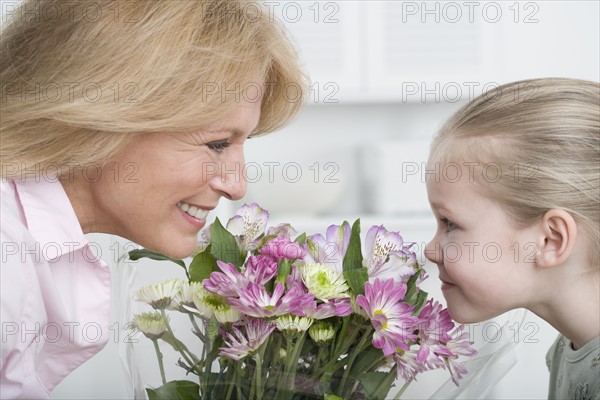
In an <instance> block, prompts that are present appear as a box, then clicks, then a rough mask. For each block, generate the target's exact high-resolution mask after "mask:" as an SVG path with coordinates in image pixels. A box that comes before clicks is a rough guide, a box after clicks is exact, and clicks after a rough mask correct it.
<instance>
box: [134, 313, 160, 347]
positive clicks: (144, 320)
mask: <svg viewBox="0 0 600 400" xmlns="http://www.w3.org/2000/svg"><path fill="white" fill-rule="evenodd" d="M133 325H134V326H136V327H137V328H138V329H139V330H140V332H142V333H143V334H144V335H146V337H148V338H149V339H152V340H156V339H158V338H160V337H161V336H162V335H163V334H164V333H165V332H166V331H167V324H166V322H165V320H164V318H163V316H162V315H161V313H160V312H156V311H155V312H145V313H141V314H137V315H135V316H134V317H133Z"/></svg>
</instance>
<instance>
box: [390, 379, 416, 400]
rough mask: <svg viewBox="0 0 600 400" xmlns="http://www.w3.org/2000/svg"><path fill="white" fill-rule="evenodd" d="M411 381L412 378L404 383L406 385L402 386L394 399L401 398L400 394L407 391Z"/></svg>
mask: <svg viewBox="0 0 600 400" xmlns="http://www.w3.org/2000/svg"><path fill="white" fill-rule="evenodd" d="M411 382H412V379H411V380H408V381H406V383H405V384H404V386H402V388H401V389H400V391H398V393H396V395H395V396H394V400H398V399H399V398H400V396H402V394H403V393H404V391H406V389H407V388H408V385H410V384H411Z"/></svg>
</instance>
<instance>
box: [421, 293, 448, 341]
mask: <svg viewBox="0 0 600 400" xmlns="http://www.w3.org/2000/svg"><path fill="white" fill-rule="evenodd" d="M452 329H454V322H453V321H452V318H450V314H448V310H447V309H443V307H442V305H441V304H440V303H438V302H437V301H434V300H433V299H430V300H429V301H427V303H425V306H423V309H421V312H420V313H419V337H420V338H421V340H422V341H425V340H431V341H437V342H448V341H449V340H450V339H452V336H450V331H451V330H452Z"/></svg>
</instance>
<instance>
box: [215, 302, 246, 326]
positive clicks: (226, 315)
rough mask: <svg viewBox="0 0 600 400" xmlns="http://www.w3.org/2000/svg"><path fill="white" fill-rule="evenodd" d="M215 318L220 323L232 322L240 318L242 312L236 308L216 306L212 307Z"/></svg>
mask: <svg viewBox="0 0 600 400" xmlns="http://www.w3.org/2000/svg"><path fill="white" fill-rule="evenodd" d="M214 313H215V318H216V319H217V321H219V323H221V324H227V323H233V322H237V321H239V320H240V318H242V313H241V312H239V311H238V310H234V309H233V308H230V307H229V306H227V307H217V308H215V309H214Z"/></svg>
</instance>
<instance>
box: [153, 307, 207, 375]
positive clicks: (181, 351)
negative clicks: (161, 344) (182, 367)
mask: <svg viewBox="0 0 600 400" xmlns="http://www.w3.org/2000/svg"><path fill="white" fill-rule="evenodd" d="M160 313H161V314H162V317H163V319H164V320H165V325H166V327H167V332H168V333H169V335H171V336H172V337H173V346H174V347H175V349H176V350H177V351H178V352H179V354H181V356H182V357H183V358H184V360H185V361H186V362H187V363H188V365H189V366H190V368H191V369H193V370H195V371H196V373H197V374H198V375H200V371H198V370H197V369H196V363H195V362H193V361H192V360H190V359H189V357H188V356H187V354H186V353H185V350H184V349H183V348H182V347H181V343H180V342H179V340H177V338H176V337H175V334H174V333H173V330H172V329H171V324H169V319H168V318H167V314H166V313H165V310H164V309H162V310H160ZM188 351H189V350H188Z"/></svg>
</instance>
